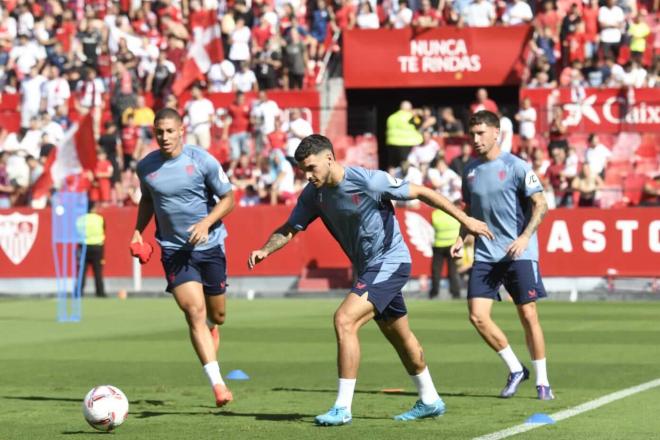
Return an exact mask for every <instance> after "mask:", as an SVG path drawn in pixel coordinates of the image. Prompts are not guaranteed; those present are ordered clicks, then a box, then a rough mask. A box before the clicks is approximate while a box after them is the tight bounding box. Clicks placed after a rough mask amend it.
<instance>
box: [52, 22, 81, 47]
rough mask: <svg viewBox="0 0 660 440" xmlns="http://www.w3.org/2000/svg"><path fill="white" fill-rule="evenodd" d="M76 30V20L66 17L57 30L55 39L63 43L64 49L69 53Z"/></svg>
mask: <svg viewBox="0 0 660 440" xmlns="http://www.w3.org/2000/svg"><path fill="white" fill-rule="evenodd" d="M65 17H66V15H65ZM76 32H77V29H76V23H75V21H73V20H66V19H65V20H64V21H63V22H62V24H61V25H60V26H59V27H58V28H57V29H56V30H55V39H56V40H57V41H59V42H60V43H62V49H64V52H67V53H68V52H69V51H70V50H71V40H72V38H73V36H74V35H76Z"/></svg>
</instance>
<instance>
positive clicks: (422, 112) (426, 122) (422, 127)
mask: <svg viewBox="0 0 660 440" xmlns="http://www.w3.org/2000/svg"><path fill="white" fill-rule="evenodd" d="M414 112H415V114H416V115H417V116H419V119H420V123H419V128H418V129H419V131H420V132H422V133H423V132H424V131H427V130H429V131H431V134H435V133H437V132H438V118H436V117H435V115H434V114H433V110H432V109H431V107H429V106H428V105H425V106H423V107H422V108H421V109H419V110H415V111H414Z"/></svg>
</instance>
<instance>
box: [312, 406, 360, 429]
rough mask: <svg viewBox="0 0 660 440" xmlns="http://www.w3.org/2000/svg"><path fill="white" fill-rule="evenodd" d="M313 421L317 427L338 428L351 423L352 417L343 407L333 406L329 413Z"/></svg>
mask: <svg viewBox="0 0 660 440" xmlns="http://www.w3.org/2000/svg"><path fill="white" fill-rule="evenodd" d="M314 420H315V421H316V424H317V425H319V426H339V425H347V424H349V423H351V421H352V420H353V416H351V412H350V411H349V410H348V408H346V407H345V406H333V407H332V408H330V411H328V412H327V413H325V414H321V415H320V416H316V418H315V419H314Z"/></svg>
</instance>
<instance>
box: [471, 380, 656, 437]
mask: <svg viewBox="0 0 660 440" xmlns="http://www.w3.org/2000/svg"><path fill="white" fill-rule="evenodd" d="M659 386H660V378H659V379H655V380H652V381H650V382H646V383H643V384H640V385H636V386H634V387H630V388H626V389H624V390H620V391H615V392H613V393H611V394H607V395H605V396H603V397H599V398H598V399H594V400H590V401H589V402H585V403H583V404H581V405H578V406H574V407H573V408H568V409H565V410H563V411H559V412H556V413H554V414H550V417H552V418H553V420H555V421H556V422H559V421H560V420H564V419H568V418H569V417H573V416H577V415H578V414H582V413H584V412H587V411H591V410H592V409H596V408H600V407H601V406H603V405H607V404H608V403H612V402H615V401H617V400H620V399H624V398H626V397H628V396H632V395H633V394H637V393H641V392H642V391H646V390H650V389H651V388H656V387H659ZM541 426H545V425H543V424H529V423H522V424H520V425H516V426H512V427H511V428H507V429H503V430H501V431H497V432H493V433H491V434H486V435H482V436H480V437H475V438H474V439H473V440H500V439H503V438H507V437H511V436H513V435H516V434H520V433H523V432H527V431H531V430H532V429H536V428H539V427H541Z"/></svg>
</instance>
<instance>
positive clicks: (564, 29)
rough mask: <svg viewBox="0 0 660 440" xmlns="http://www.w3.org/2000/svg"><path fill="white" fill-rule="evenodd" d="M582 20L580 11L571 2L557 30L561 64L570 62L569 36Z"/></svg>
mask: <svg viewBox="0 0 660 440" xmlns="http://www.w3.org/2000/svg"><path fill="white" fill-rule="evenodd" d="M581 21H582V18H581V17H580V11H579V10H578V5H577V3H573V4H572V5H571V7H570V9H569V10H568V14H566V15H565V16H564V18H563V19H562V21H561V26H560V30H559V41H560V42H561V62H562V66H567V65H568V64H569V62H570V53H571V47H570V43H571V40H570V39H569V37H572V36H573V34H575V33H576V32H577V31H578V23H580V22H581Z"/></svg>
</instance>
